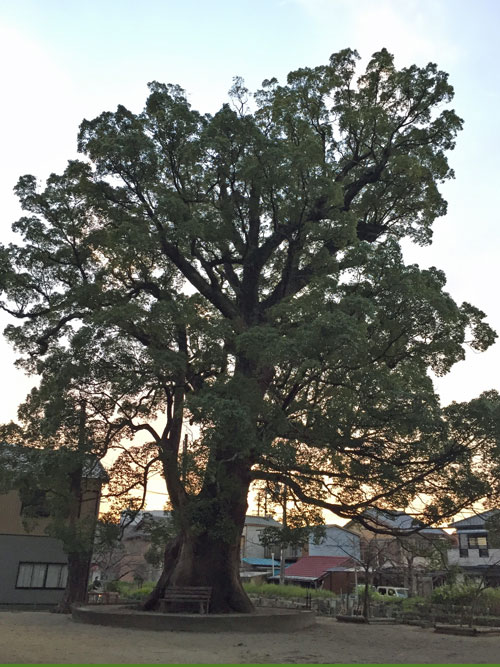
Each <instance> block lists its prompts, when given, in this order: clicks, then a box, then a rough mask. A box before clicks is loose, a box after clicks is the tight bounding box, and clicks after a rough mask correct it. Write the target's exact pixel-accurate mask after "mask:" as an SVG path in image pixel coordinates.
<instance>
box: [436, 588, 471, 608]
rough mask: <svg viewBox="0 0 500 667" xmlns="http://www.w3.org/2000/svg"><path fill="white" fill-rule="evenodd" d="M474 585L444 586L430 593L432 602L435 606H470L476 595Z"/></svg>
mask: <svg viewBox="0 0 500 667" xmlns="http://www.w3.org/2000/svg"><path fill="white" fill-rule="evenodd" d="M478 591H479V589H478V586H477V585H474V584H445V585H444V586H439V588H435V589H434V590H433V591H432V597H431V600H432V602H435V603H437V604H456V605H470V604H472V602H473V601H474V600H475V599H476V597H477V595H478Z"/></svg>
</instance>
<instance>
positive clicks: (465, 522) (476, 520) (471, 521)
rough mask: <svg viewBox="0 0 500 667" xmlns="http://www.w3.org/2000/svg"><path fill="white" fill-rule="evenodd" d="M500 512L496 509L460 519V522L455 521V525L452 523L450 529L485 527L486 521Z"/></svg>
mask: <svg viewBox="0 0 500 667" xmlns="http://www.w3.org/2000/svg"><path fill="white" fill-rule="evenodd" d="M499 512H500V510H497V509H494V510H487V511H486V512H480V513H479V514H474V515H473V516H468V517H466V518H465V519H460V520H459V521H454V522H453V523H450V525H449V527H450V528H458V529H460V528H470V527H472V526H476V527H477V526H481V527H482V526H484V524H485V523H486V521H487V520H488V519H491V518H492V517H494V516H495V515H496V514H498V513H499Z"/></svg>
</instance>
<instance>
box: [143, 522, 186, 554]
mask: <svg viewBox="0 0 500 667" xmlns="http://www.w3.org/2000/svg"><path fill="white" fill-rule="evenodd" d="M142 531H143V532H144V533H145V535H147V537H148V539H149V541H150V546H149V548H148V550H147V551H146V553H145V554H144V559H145V561H146V562H147V563H150V564H151V565H154V566H156V567H158V566H159V565H161V564H162V563H163V559H164V554H165V546H166V544H167V542H168V541H169V540H171V539H172V538H173V537H175V535H176V534H177V532H178V531H177V527H176V525H175V522H174V521H172V518H171V517H165V518H164V519H158V518H153V516H152V515H151V514H148V513H147V512H146V513H145V514H144V515H143V518H142Z"/></svg>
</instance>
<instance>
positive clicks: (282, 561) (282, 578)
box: [280, 484, 287, 585]
mask: <svg viewBox="0 0 500 667" xmlns="http://www.w3.org/2000/svg"><path fill="white" fill-rule="evenodd" d="M286 496H287V486H286V484H283V496H282V508H283V528H282V530H283V532H284V534H286V500H287V498H286ZM285 550H286V547H285V545H284V543H283V540H282V541H281V548H280V584H282V585H283V584H284V583H285Z"/></svg>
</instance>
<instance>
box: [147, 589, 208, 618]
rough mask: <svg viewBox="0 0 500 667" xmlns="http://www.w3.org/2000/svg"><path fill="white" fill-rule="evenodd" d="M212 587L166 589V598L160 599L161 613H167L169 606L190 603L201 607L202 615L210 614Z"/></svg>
mask: <svg viewBox="0 0 500 667" xmlns="http://www.w3.org/2000/svg"><path fill="white" fill-rule="evenodd" d="M211 595H212V587H211V586H178V587H177V586H175V587H172V588H166V589H165V593H164V596H163V597H162V598H161V599H160V611H161V612H163V613H166V612H167V609H168V605H169V604H171V603H175V602H190V603H193V602H194V603H197V604H198V605H199V609H200V614H206V613H208V607H209V605H210V597H211Z"/></svg>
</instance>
